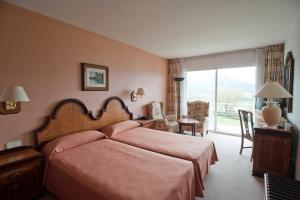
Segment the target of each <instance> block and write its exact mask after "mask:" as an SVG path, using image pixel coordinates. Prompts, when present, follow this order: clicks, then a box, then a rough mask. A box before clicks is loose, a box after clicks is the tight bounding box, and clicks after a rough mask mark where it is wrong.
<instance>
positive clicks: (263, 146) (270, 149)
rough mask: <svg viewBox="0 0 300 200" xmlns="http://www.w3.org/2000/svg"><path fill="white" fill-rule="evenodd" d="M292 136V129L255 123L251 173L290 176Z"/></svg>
mask: <svg viewBox="0 0 300 200" xmlns="http://www.w3.org/2000/svg"><path fill="white" fill-rule="evenodd" d="M293 138H294V133H293V131H292V130H285V129H278V128H276V127H274V128H269V127H264V126H263V125H262V124H258V125H255V127H254V140H253V168H252V175H255V176H263V174H264V173H271V174H276V175H282V176H291V174H292V170H291V166H292V165H291V160H292V146H293Z"/></svg>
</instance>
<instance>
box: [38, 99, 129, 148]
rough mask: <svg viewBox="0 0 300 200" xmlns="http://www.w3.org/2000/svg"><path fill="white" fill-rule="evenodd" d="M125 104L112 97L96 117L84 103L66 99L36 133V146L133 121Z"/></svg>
mask: <svg viewBox="0 0 300 200" xmlns="http://www.w3.org/2000/svg"><path fill="white" fill-rule="evenodd" d="M132 116H133V115H132V113H131V112H129V110H128V108H127V107H126V105H125V103H124V102H123V100H122V99H120V98H119V97H110V98H108V99H107V100H106V101H105V102H104V104H103V107H102V109H100V111H99V114H98V116H97V117H94V116H93V115H92V113H91V112H90V111H88V109H87V107H86V106H85V104H84V103H83V102H81V101H80V100H78V99H66V100H63V101H61V102H59V103H58V104H57V105H56V106H55V108H54V110H53V111H52V113H51V114H50V115H49V116H47V117H46V121H45V123H44V124H43V125H42V126H41V127H40V128H38V129H36V130H35V131H34V132H35V139H36V140H35V141H36V146H38V147H39V146H41V145H43V144H45V143H46V142H48V141H51V140H54V139H56V138H58V137H61V136H65V135H69V134H72V133H76V132H79V131H84V130H98V129H100V128H102V127H105V126H107V125H109V124H113V123H117V122H120V121H125V120H129V119H132Z"/></svg>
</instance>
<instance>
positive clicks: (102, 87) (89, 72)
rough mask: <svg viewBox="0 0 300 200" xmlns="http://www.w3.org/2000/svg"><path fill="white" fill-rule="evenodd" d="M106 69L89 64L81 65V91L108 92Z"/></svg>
mask: <svg viewBox="0 0 300 200" xmlns="http://www.w3.org/2000/svg"><path fill="white" fill-rule="evenodd" d="M108 72H109V71H108V67H107V66H102V65H95V64H90V63H82V64H81V82H82V83H81V85H82V91H108V89H109V73H108Z"/></svg>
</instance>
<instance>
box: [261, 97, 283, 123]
mask: <svg viewBox="0 0 300 200" xmlns="http://www.w3.org/2000/svg"><path fill="white" fill-rule="evenodd" d="M261 114H262V117H263V120H264V121H265V123H266V124H267V125H268V126H274V125H276V124H278V123H280V119H281V109H280V108H279V107H277V106H276V105H275V102H272V101H268V102H267V106H265V107H263V109H262V112H261Z"/></svg>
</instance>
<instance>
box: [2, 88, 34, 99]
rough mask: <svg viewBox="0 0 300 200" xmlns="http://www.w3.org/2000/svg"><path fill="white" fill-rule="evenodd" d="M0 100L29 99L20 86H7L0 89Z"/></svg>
mask: <svg viewBox="0 0 300 200" xmlns="http://www.w3.org/2000/svg"><path fill="white" fill-rule="evenodd" d="M0 101H3V102H7V101H10V102H25V101H30V100H29V98H28V96H27V94H26V92H25V90H24V88H23V87H22V86H9V87H7V88H5V89H4V90H3V91H2V93H1V96H0Z"/></svg>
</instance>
